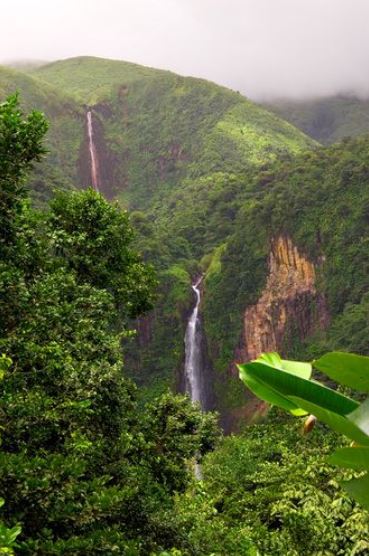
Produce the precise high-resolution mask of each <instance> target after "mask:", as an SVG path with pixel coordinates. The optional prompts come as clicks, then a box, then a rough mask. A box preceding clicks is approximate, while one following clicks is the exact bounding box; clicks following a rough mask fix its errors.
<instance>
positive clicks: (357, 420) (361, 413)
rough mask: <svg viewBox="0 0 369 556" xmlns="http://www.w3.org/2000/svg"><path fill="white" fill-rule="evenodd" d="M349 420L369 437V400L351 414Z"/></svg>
mask: <svg viewBox="0 0 369 556" xmlns="http://www.w3.org/2000/svg"><path fill="white" fill-rule="evenodd" d="M347 418H348V419H349V420H350V421H351V422H352V423H354V424H355V425H356V426H357V427H358V428H359V429H360V430H362V431H363V432H364V433H365V434H366V435H368V436H369V398H368V399H366V400H365V402H363V403H362V404H361V405H359V407H358V408H357V409H355V410H354V411H353V412H352V413H350V414H349V415H348V416H347Z"/></svg>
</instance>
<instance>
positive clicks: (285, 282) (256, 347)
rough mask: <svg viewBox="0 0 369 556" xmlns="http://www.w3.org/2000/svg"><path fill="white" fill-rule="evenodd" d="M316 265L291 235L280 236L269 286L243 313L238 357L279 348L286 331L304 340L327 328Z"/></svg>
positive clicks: (271, 261) (246, 358)
mask: <svg viewBox="0 0 369 556" xmlns="http://www.w3.org/2000/svg"><path fill="white" fill-rule="evenodd" d="M315 283H316V273H315V267H314V264H313V263H312V262H310V261H309V260H308V259H307V258H306V257H305V256H304V255H302V254H301V253H300V252H299V251H298V249H297V247H296V246H295V245H294V244H293V243H292V241H291V239H290V238H287V237H278V238H277V239H275V241H274V242H273V243H272V247H271V252H270V255H269V275H268V279H267V283H266V286H265V288H264V290H263V292H262V294H261V296H260V298H259V300H258V301H257V303H256V304H255V305H252V306H250V307H248V308H247V309H246V311H245V313H244V326H243V337H242V341H241V347H240V349H239V351H238V353H237V360H239V361H249V360H251V359H256V358H257V357H258V356H259V355H260V354H261V353H265V352H268V351H280V350H281V349H282V346H283V345H284V343H285V341H286V337H285V335H286V332H287V330H291V328H292V329H293V330H294V333H295V334H297V335H298V337H299V338H300V339H304V338H305V337H306V336H307V335H308V334H310V333H311V332H312V331H313V330H314V328H316V327H324V326H325V324H326V321H327V311H326V308H325V302H324V298H323V296H322V295H318V294H317V291H316V287H315Z"/></svg>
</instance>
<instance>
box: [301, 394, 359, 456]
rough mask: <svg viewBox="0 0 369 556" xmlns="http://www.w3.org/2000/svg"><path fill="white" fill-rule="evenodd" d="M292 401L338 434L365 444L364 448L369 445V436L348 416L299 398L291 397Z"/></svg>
mask: <svg viewBox="0 0 369 556" xmlns="http://www.w3.org/2000/svg"><path fill="white" fill-rule="evenodd" d="M290 399H291V401H292V402H293V403H295V404H296V405H299V406H300V407H302V408H303V409H305V410H306V411H307V412H308V413H311V414H312V415H315V417H316V418H317V419H319V421H322V422H323V423H325V424H326V425H329V426H330V427H331V428H332V429H333V430H335V431H336V432H338V433H340V434H344V435H345V436H347V437H348V438H351V440H354V441H355V442H357V443H358V444H363V445H364V446H366V445H369V436H367V435H366V434H365V433H364V432H363V431H362V430H360V428H359V427H358V426H357V425H356V424H355V423H353V422H352V421H350V420H349V419H348V417H347V415H340V414H339V413H335V412H334V411H331V410H329V409H327V408H325V407H322V405H320V404H316V403H314V402H310V401H308V400H306V399H303V398H300V397H297V396H291V397H290Z"/></svg>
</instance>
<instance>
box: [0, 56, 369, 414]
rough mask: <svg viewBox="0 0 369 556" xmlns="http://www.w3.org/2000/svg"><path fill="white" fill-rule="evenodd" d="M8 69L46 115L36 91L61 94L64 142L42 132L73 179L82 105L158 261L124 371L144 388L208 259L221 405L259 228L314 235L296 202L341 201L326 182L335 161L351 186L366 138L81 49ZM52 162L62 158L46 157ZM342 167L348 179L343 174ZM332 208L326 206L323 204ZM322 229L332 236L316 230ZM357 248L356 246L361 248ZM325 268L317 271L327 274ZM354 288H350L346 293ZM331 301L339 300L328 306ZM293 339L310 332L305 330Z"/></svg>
mask: <svg viewBox="0 0 369 556" xmlns="http://www.w3.org/2000/svg"><path fill="white" fill-rule="evenodd" d="M4 71H7V72H9V71H10V70H4ZM11 75H13V82H14V83H15V84H17V83H20V84H21V86H18V87H17V88H19V89H20V90H21V91H22V93H24V97H25V102H30V101H31V102H33V104H34V106H35V107H36V108H41V109H43V106H42V104H43V103H44V104H45V112H46V113H47V115H48V116H49V118H50V120H51V129H52V128H53V125H54V123H53V122H54V120H55V124H56V125H58V117H59V116H58V114H59V113H58V112H57V110H56V108H55V110H54V108H53V109H51V108H50V107H49V106H48V105H47V104H46V100H48V101H49V102H51V101H50V99H56V101H55V103H56V105H58V104H59V105H60V106H63V108H62V109H61V113H62V114H64V113H65V111H66V108H64V106H67V105H68V106H69V107H70V108H69V112H68V114H69V115H68V117H69V120H68V121H69V125H70V126H71V129H72V130H73V133H72V135H71V137H68V143H67V142H66V140H65V137H64V136H62V135H59V136H58V135H56V138H55V143H54V144H53V146H52V148H53V149H54V150H55V152H59V149H60V152H61V153H63V152H67V153H68V154H69V156H70V160H69V164H70V167H71V168H72V167H73V168H74V174H73V175H72V173H70V174H69V176H67V178H68V184H69V187H78V186H82V187H84V186H86V185H88V184H89V181H90V172H91V169H90V159H89V151H88V138H87V127H86V114H87V110H90V111H91V114H92V121H93V126H94V140H95V146H96V149H97V155H98V158H99V166H100V178H101V184H100V185H101V187H100V189H101V191H102V192H103V193H104V194H105V195H106V196H107V197H109V198H116V199H118V200H119V202H120V203H121V204H123V205H124V206H126V207H128V208H129V209H130V210H131V211H133V212H132V221H133V224H134V226H135V227H136V229H137V232H138V236H137V240H136V243H137V245H138V247H139V248H140V250H141V251H142V252H143V253H144V256H145V258H146V259H147V260H149V261H151V262H153V263H154V264H155V266H156V268H157V269H158V272H159V280H160V287H159V297H158V301H157V305H156V309H155V311H154V312H153V313H152V314H151V315H150V316H149V317H146V318H145V319H143V320H141V321H140V322H139V323H137V328H138V330H139V334H138V337H137V339H136V344H131V345H130V346H129V348H128V351H129V353H128V355H127V369H128V371H129V372H130V374H131V375H132V376H134V377H135V379H136V380H137V381H138V382H139V384H140V385H143V386H146V387H147V388H148V390H147V394H148V396H149V397H151V396H152V395H153V394H154V393H155V392H157V391H162V390H163V389H165V388H166V387H167V386H172V387H173V386H174V385H175V382H176V381H177V380H178V376H180V374H181V373H180V371H181V369H182V367H183V361H184V343H183V338H184V333H185V327H186V319H187V317H188V313H189V310H190V309H191V306H192V303H193V300H192V295H191V288H190V285H191V280H192V279H193V277H194V276H197V275H198V274H199V273H207V276H206V279H205V282H204V288H205V290H204V300H203V305H202V309H201V313H202V319H203V324H204V330H205V332H206V335H205V338H204V345H203V351H204V354H203V355H204V357H205V358H206V359H207V361H208V368H209V369H210V370H211V369H213V371H214V370H216V373H217V374H216V375H214V376H213V377H212V378H210V376H209V380H214V383H215V386H216V390H217V393H215V394H217V395H218V400H217V401H216V405H217V407H221V409H222V411H224V412H227V407H228V406H229V405H234V404H235V403H238V402H241V403H242V399H243V398H242V396H244V394H243V393H240V387H239V386H237V385H236V383H235V381H234V379H231V377H229V375H228V371H229V364H230V361H232V359H233V357H234V350H235V348H236V346H237V343H238V341H239V334H240V324H241V314H242V312H243V311H244V310H245V308H246V307H247V306H248V304H250V303H252V302H254V301H255V295H256V294H257V292H260V290H261V288H262V287H263V284H264V282H263V280H265V269H266V261H267V255H268V249H269V244H270V241H271V239H272V238H273V235H275V234H277V233H281V234H284V233H285V234H288V235H290V236H291V237H292V238H293V240H294V241H295V243H296V245H297V247H298V248H299V249H302V251H303V252H305V251H306V241H307V239H306V237H305V233H306V232H307V230H308V232H309V234H310V233H311V236H310V235H308V237H309V238H310V237H314V238H315V235H314V234H313V233H312V232H310V230H311V229H313V230H315V228H316V227H317V226H318V223H319V219H318V220H317V221H316V222H315V223H314V222H310V221H309V220H308V216H307V215H306V214H305V208H306V207H312V208H311V210H312V213H313V214H314V215H315V214H320V213H319V211H318V210H317V207H318V206H324V199H325V198H328V197H329V198H330V196H331V195H333V196H335V199H334V200H333V198H332V199H331V202H333V203H335V206H336V205H337V207H339V206H341V205H342V204H344V203H346V204H347V203H349V199H350V194H349V193H347V191H346V193H345V194H348V197H347V198H345V199H343V197H342V202H341V201H340V199H341V196H342V195H343V191H342V190H341V189H340V187H338V189H337V187H336V184H337V183H341V182H340V180H341V177H340V176H341V174H344V175H345V176H346V175H347V176H351V173H352V172H353V178H352V180H354V181H353V183H354V184H355V187H364V185H363V183H364V182H363V181H362V180H363V175H364V174H365V172H364V174H360V175H359V176H357V173H356V172H355V171H354V170H353V166H354V165H355V164H356V162H358V163H359V164H360V165H363V164H364V163H365V148H364V149H363V145H365V144H366V143H365V141H366V140H365V139H362V142H360V141H358V142H356V143H355V142H354V143H352V144H351V143H350V144H349V145H348V146H345V145H343V146H341V147H338V148H337V149H336V150H335V149H332V150H327V149H324V148H320V147H319V145H318V144H317V143H316V142H315V141H314V140H312V139H310V138H308V137H307V136H306V135H304V134H303V133H301V132H300V131H299V130H297V129H296V128H295V127H293V126H292V125H291V124H289V123H287V122H285V121H284V120H282V119H280V118H279V117H278V116H276V115H274V114H271V113H270V112H268V111H267V110H265V108H262V107H259V106H258V105H256V104H254V103H252V102H251V101H249V100H248V99H246V98H244V97H242V96H241V95H239V94H238V93H235V92H233V91H230V90H227V89H225V88H224V87H219V86H217V85H215V84H213V83H210V82H208V81H205V80H201V79H195V78H190V77H181V76H178V75H175V74H173V73H170V72H165V71H162V70H154V69H152V68H144V67H142V66H137V65H135V64H131V63H127V62H119V61H112V60H103V59H96V58H91V57H81V58H74V59H71V60H63V61H60V62H54V63H51V64H47V65H45V66H42V67H41V68H38V69H36V70H32V71H31V72H30V73H29V74H28V75H27V76H25V77H24V80H25V82H24V84H23V85H22V82H21V77H19V72H15V73H12V72H11ZM26 85H27V86H26ZM32 87H33V88H34V90H36V91H39V90H40V91H46V92H45V96H46V99H43V98H42V96H41V94H40V95H39V98H36V97H35V93H34V92H33V90H32ZM8 89H9V88H8ZM56 91H57V92H56ZM5 92H7V91H4V94H5ZM48 95H49V96H50V98H49V96H48ZM58 99H60V101H59V100H58ZM71 99H72V100H71ZM53 102H54V100H53ZM62 103H64V104H62ZM65 103H67V104H65ZM68 103H70V104H68ZM53 106H54V105H53ZM63 129H64V128H63ZM65 129H67V128H65ZM71 139H73V140H71ZM58 141H60V142H61V144H60V145H59V143H58ZM64 149H65V150H64ZM337 161H339V162H337ZM55 168H56V169H58V171H59V172H60V173H61V172H63V170H64V169H63V167H62V166H59V162H58V161H57V159H56V158H55V165H54V169H55ZM46 170H47V168H46ZM332 176H333V178H332ZM344 179H345V180H346V181H347V186H349V185H350V184H351V181H350V180H351V178H350V177H347V178H346V177H345V178H344ZM45 180H46V181H47V175H46V176H45ZM345 183H346V182H345ZM311 188H313V189H312V190H311ZM320 193H321V196H320ZM310 196H312V198H311V200H310ZM364 196H365V195H364ZM365 202H366V201H365ZM283 204H286V209H284V205H283ZM296 204H297V205H298V207H297V208H296ZM300 204H301V206H300ZM266 207H268V211H266ZM292 207H295V208H296V214H299V215H300V216H299V218H298V222H300V229H299V232H298V233H297V235H296V233H295V231H294V228H293V226H292V225H291V226H290V225H289V221H288V222H285V220H284V217H283V214H284V212H286V214H289V211H291V210H292ZM296 214H295V213H294V214H293V215H292V216H291V218H292V220H293V219H296ZM245 215H246V217H245ZM276 215H279V216H278V217H277V216H276ZM245 218H246V220H245ZM319 218H320V219H322V218H323V217H322V215H321V214H320V216H319ZM332 218H337V215H336V213H334V214H332ZM358 219H359V216H356V213H355V215H353V216H352V219H350V220H349V222H348V223H347V228H346V229H345V233H346V234H348V235H350V233H351V232H350V230H351V228H350V226H353V229H355V230H356V226H357V223H358V222H359V220H358ZM293 221H294V220H293ZM272 223H273V225H272ZM355 233H356V232H355ZM311 241H312V243H311V245H309V249H310V251H311V252H312V253H314V252H315V251H317V250H318V247H317V246H316V245H315V244H314V241H315V240H314V239H312V240H311ZM327 241H328V242H329V241H331V238H330V236H329V234H328V235H327ZM338 248H339V249H346V247H345V246H344V245H340V246H336V247H332V253H333V255H332V256H333V260H335V253H336V251H335V249H338ZM356 256H357V257H358V259H359V261H362V260H363V257H364V255H363V254H362V253H361V252H360V253H359V254H357V255H356ZM245 265H246V268H245ZM329 272H334V271H333V270H330V271H329ZM329 272H328V274H327V275H326V276H325V278H324V280H331V279H333V278H332V277H333V274H330V273H329ZM343 275H344V273H343V271H342V273H341V278H342V276H343ZM335 279H336V278H334V280H335ZM324 283H325V282H324ZM322 287H323V286H322ZM348 287H349V286H348ZM361 287H362V292H361V293H360V295H361V294H363V295H364V293H365V291H364V290H365V287H364V285H363V286H361ZM350 288H351V289H353V288H354V284H351V285H350ZM338 295H343V294H342V292H341V290H338V289H337V290H334V293H333V294H331V295H330V294H329V295H328V298H329V301H330V303H332V306H330V313H331V315H336V313H335V309H334V307H335V304H336V296H338ZM344 299H346V298H344ZM360 300H361V297H360V296H359V297H357V298H356V299H355V301H354V302H355V303H360V302H361V301H360ZM351 301H352V300H351V298H347V302H348V303H349V302H351ZM342 311H344V305H342V306H340V309H339V310H338V312H337V319H339V315H341V313H342ZM334 322H336V321H334ZM318 340H319V341H318ZM318 340H317V341H318V343H319V342H320V341H321V340H322V338H319V339H318ZM329 341H330V340H329ZM332 341H333V340H332ZM306 342H307V346H309V345H310V344H311V343H312V342H313V340H309V339H306ZM309 342H310V343H309ZM333 343H334V342H333ZM298 346H300V348H301V349H302V347H301V341H300V339H298V338H297V337H296V338H295V339H293V340H292V343H291V342H290V343H289V344H288V345H287V344H286V346H285V348H286V350H287V351H288V352H290V351H291V350H292V351H293V350H297V349H298ZM303 349H308V347H306V346H305V347H304V348H303ZM309 349H310V348H309ZM311 349H312V348H311ZM316 349H317V350H318V351H319V348H318V347H316ZM209 372H210V371H209ZM219 396H220V397H221V398H222V399H219ZM240 396H241V398H240Z"/></svg>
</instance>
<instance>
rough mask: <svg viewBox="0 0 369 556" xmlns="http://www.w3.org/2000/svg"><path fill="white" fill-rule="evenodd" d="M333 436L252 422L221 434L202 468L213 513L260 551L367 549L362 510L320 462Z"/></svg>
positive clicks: (332, 443) (333, 442) (297, 555)
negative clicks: (242, 430)
mask: <svg viewBox="0 0 369 556" xmlns="http://www.w3.org/2000/svg"><path fill="white" fill-rule="evenodd" d="M273 417H275V415H274V416H273ZM337 442H338V441H337V438H336V437H335V436H334V435H333V434H329V433H327V432H326V431H322V430H320V429H319V430H316V431H315V432H313V433H312V434H311V435H309V436H308V437H303V436H301V433H300V432H299V425H291V424H284V425H276V424H274V425H271V424H270V425H256V426H254V427H252V428H251V429H248V430H247V432H246V431H245V433H244V434H243V435H242V436H240V437H230V438H227V439H225V440H224V442H223V444H222V446H221V447H220V449H218V450H217V451H216V452H215V453H214V454H212V455H210V456H208V457H207V458H206V461H205V464H204V467H203V469H204V485H203V489H204V491H205V493H206V494H207V496H210V497H211V498H212V500H213V504H214V506H215V508H217V510H218V518H217V519H218V520H219V521H222V522H223V523H225V524H226V526H227V527H229V528H231V529H233V530H235V531H237V530H238V528H240V529H241V528H242V530H243V531H244V532H246V533H247V534H248V536H249V538H250V539H251V540H252V541H253V542H254V543H255V544H256V546H257V548H258V549H259V551H260V554H263V555H270V556H272V555H273V556H274V555H281V556H284V555H285V554H290V555H291V556H300V555H301V554H304V555H306V556H308V555H311V556H313V555H316V554H320V553H322V554H335V555H339V554H342V555H347V554H353V553H354V554H366V553H367V551H368V549H369V545H368V534H369V531H368V514H367V512H365V511H363V510H361V509H360V508H359V507H357V506H355V504H354V503H353V502H352V501H351V500H350V499H348V497H347V496H346V495H345V494H344V493H343V491H342V490H341V488H340V487H339V484H338V481H339V479H340V477H342V476H343V475H342V473H337V471H335V470H334V469H333V468H331V467H330V466H329V465H327V463H326V461H325V459H326V455H327V454H328V453H329V452H330V451H331V450H332V448H333V447H336V446H337ZM236 546H237V545H236ZM220 553H221V552H220ZM233 553H234V554H243V552H242V550H238V551H237V549H235V551H234V552H232V554H233Z"/></svg>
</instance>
